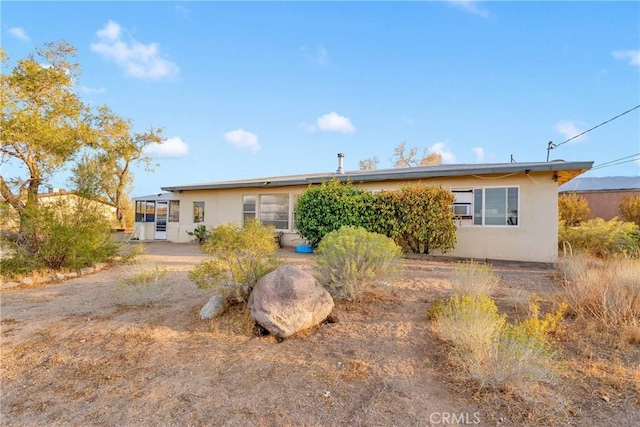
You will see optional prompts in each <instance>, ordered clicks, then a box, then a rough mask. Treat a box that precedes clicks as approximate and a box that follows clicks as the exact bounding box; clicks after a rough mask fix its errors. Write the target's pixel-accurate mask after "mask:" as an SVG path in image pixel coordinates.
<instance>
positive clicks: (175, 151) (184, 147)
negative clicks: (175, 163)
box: [144, 136, 189, 158]
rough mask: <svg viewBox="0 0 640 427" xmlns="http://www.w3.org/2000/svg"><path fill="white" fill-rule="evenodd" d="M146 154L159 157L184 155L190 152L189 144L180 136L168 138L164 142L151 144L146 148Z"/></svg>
mask: <svg viewBox="0 0 640 427" xmlns="http://www.w3.org/2000/svg"><path fill="white" fill-rule="evenodd" d="M144 151H145V153H146V154H149V155H155V156H157V157H165V158H170V157H182V156H186V155H187V154H188V153H189V145H188V144H187V143H185V142H183V141H182V139H180V137H178V136H174V137H173V138H167V139H166V140H164V141H163V142H162V144H151V145H149V146H147V147H146V149H145V150H144Z"/></svg>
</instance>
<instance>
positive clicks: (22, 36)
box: [7, 27, 31, 42]
mask: <svg viewBox="0 0 640 427" xmlns="http://www.w3.org/2000/svg"><path fill="white" fill-rule="evenodd" d="M7 31H8V33H9V34H11V35H12V36H13V37H15V38H17V39H18V40H20V41H23V42H28V41H29V40H31V39H30V38H29V36H28V35H27V32H26V31H25V30H24V28H22V27H13V28H9V29H8V30H7Z"/></svg>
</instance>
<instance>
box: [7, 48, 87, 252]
mask: <svg viewBox="0 0 640 427" xmlns="http://www.w3.org/2000/svg"><path fill="white" fill-rule="evenodd" d="M74 55H75V48H74V47H73V46H71V45H69V44H67V43H66V42H59V43H47V44H46V45H45V46H44V47H42V48H38V49H36V51H35V55H34V54H30V55H29V56H27V57H26V58H24V59H20V60H18V61H17V63H16V65H15V66H14V67H13V68H12V69H11V70H10V72H8V73H5V72H4V71H3V72H2V75H1V80H0V105H1V106H2V115H1V117H0V140H1V143H2V148H1V149H0V152H1V153H2V158H1V159H0V163H6V162H13V163H14V164H18V165H21V166H23V167H24V169H25V171H26V176H18V177H8V178H7V177H5V176H4V175H0V193H1V194H2V196H3V197H4V199H5V200H6V201H7V202H8V203H9V204H10V205H11V206H12V207H13V208H14V209H15V210H16V211H17V213H18V216H19V224H20V233H19V234H20V238H21V239H20V240H21V241H22V243H23V244H24V245H25V247H29V248H30V251H31V252H33V251H35V250H36V247H35V245H36V242H35V241H34V236H33V232H34V230H33V227H32V226H29V220H30V213H33V212H35V206H36V205H37V203H38V198H37V196H38V189H39V188H40V185H42V184H43V183H44V182H46V180H47V179H48V178H49V177H50V176H51V174H53V173H54V172H55V171H56V170H58V169H59V168H61V167H62V166H63V165H65V164H66V163H67V162H68V161H70V160H71V159H72V158H73V157H74V155H75V154H76V153H77V152H78V150H79V149H80V147H81V146H83V145H85V144H91V143H92V141H93V138H94V133H93V132H92V130H91V117H90V115H89V112H88V109H87V107H86V106H85V105H84V104H83V103H82V102H81V100H80V98H79V97H78V96H77V95H76V94H75V93H74V92H73V84H74V82H75V80H76V79H77V76H78V65H77V64H76V63H74V62H72V61H73V57H74ZM1 56H2V61H3V63H4V62H6V60H7V58H6V54H5V53H4V51H2V52H1ZM43 64H44V65H43ZM3 65H4V64H3ZM3 70H4V67H3Z"/></svg>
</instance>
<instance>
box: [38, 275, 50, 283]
mask: <svg viewBox="0 0 640 427" xmlns="http://www.w3.org/2000/svg"><path fill="white" fill-rule="evenodd" d="M51 281H53V277H52V276H40V277H36V283H47V282H51Z"/></svg>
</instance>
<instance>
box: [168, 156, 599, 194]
mask: <svg viewBox="0 0 640 427" xmlns="http://www.w3.org/2000/svg"><path fill="white" fill-rule="evenodd" d="M592 166H593V162H549V163H513V164H509V165H504V164H501V165H499V166H497V165H486V167H471V168H458V169H453V168H450V167H449V168H447V167H448V166H433V167H419V168H402V169H384V170H374V171H370V172H369V171H367V172H362V171H355V172H346V173H344V174H335V173H328V174H326V175H322V174H316V175H314V176H309V177H304V176H302V177H300V176H296V177H295V178H287V177H281V178H278V177H276V178H265V179H259V180H255V181H229V182H218V183H205V184H194V185H182V186H171V187H161V188H162V190H163V191H171V192H176V191H177V192H180V191H197V190H221V189H233V188H267V187H268V188H273V187H289V186H296V185H309V184H320V183H322V182H324V181H327V180H330V179H333V178H336V179H338V180H340V181H343V182H345V181H351V182H357V183H362V182H377V181H406V180H415V179H427V178H439V177H451V176H473V175H496V174H514V173H531V172H556V174H555V175H556V178H557V182H558V185H561V184H564V183H566V182H568V181H570V180H572V179H573V178H575V177H576V176H578V175H580V174H582V173H584V172H586V171H588V170H589V169H591V167H592Z"/></svg>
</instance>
